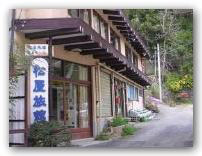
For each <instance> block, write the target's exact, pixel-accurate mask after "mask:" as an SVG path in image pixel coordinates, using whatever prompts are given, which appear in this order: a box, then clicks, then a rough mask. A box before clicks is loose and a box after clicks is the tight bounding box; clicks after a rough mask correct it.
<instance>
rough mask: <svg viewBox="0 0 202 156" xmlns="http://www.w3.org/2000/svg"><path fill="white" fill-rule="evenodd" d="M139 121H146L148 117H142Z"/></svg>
mask: <svg viewBox="0 0 202 156" xmlns="http://www.w3.org/2000/svg"><path fill="white" fill-rule="evenodd" d="M139 121H140V122H146V121H147V119H146V117H141V118H140V120H139Z"/></svg>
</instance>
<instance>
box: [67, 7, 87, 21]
mask: <svg viewBox="0 0 202 156" xmlns="http://www.w3.org/2000/svg"><path fill="white" fill-rule="evenodd" d="M68 13H69V15H70V16H71V17H73V18H78V17H79V18H81V19H83V20H84V22H86V23H87V24H90V13H89V10H87V9H68Z"/></svg>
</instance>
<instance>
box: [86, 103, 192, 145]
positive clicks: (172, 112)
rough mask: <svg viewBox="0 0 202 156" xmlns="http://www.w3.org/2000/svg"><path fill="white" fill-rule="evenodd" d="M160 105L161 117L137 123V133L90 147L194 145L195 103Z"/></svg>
mask: <svg viewBox="0 0 202 156" xmlns="http://www.w3.org/2000/svg"><path fill="white" fill-rule="evenodd" d="M159 107H160V113H159V119H158V120H152V121H149V122H145V123H138V124H136V127H138V128H139V129H138V131H137V132H136V133H135V135H133V136H130V137H127V138H121V139H118V140H117V139H116V140H113V141H110V142H105V143H100V144H96V145H91V146H88V147H109V148H133V147H170V148H172V147H175V148H181V147H192V146H193V105H186V106H177V107H169V106H167V105H160V106H159Z"/></svg>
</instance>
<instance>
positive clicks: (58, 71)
mask: <svg viewBox="0 0 202 156" xmlns="http://www.w3.org/2000/svg"><path fill="white" fill-rule="evenodd" d="M52 65H53V75H54V76H62V61H61V60H53V64H52Z"/></svg>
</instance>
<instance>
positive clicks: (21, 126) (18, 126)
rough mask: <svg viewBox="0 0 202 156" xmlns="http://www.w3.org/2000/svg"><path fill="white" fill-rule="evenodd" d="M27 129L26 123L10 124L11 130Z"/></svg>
mask: <svg viewBox="0 0 202 156" xmlns="http://www.w3.org/2000/svg"><path fill="white" fill-rule="evenodd" d="M16 129H25V123H24V122H9V130H16Z"/></svg>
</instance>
